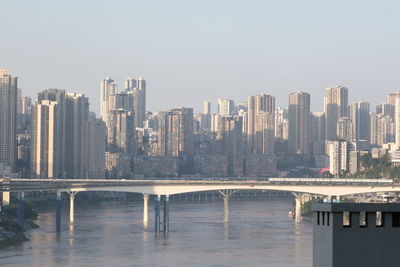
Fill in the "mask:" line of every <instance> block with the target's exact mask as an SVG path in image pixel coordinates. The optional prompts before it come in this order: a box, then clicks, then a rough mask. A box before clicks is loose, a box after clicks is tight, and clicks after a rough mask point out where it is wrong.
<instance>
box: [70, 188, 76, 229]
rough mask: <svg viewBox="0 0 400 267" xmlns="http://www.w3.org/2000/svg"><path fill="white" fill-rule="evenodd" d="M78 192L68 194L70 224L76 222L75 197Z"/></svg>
mask: <svg viewBox="0 0 400 267" xmlns="http://www.w3.org/2000/svg"><path fill="white" fill-rule="evenodd" d="M77 193H78V192H72V191H71V192H68V194H69V223H71V224H72V223H74V221H75V195H76V194H77Z"/></svg>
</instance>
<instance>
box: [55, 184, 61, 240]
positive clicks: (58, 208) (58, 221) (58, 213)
mask: <svg viewBox="0 0 400 267" xmlns="http://www.w3.org/2000/svg"><path fill="white" fill-rule="evenodd" d="M56 232H57V233H60V232H61V192H60V191H57V196H56Z"/></svg>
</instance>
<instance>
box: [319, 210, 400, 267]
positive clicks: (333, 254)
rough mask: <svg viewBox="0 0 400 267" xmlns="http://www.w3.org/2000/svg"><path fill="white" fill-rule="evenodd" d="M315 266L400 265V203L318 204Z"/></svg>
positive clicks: (375, 266)
mask: <svg viewBox="0 0 400 267" xmlns="http://www.w3.org/2000/svg"><path fill="white" fill-rule="evenodd" d="M311 209H312V211H314V220H313V224H314V225H313V232H314V235H313V266H314V267H339V266H340V267H350V266H351V267H357V266H363V267H368V266H371V267H372V266H374V267H378V266H379V267H380V266H382V267H383V266H400V203H399V204H397V203H389V204H376V203H316V204H313V205H312V207H311Z"/></svg>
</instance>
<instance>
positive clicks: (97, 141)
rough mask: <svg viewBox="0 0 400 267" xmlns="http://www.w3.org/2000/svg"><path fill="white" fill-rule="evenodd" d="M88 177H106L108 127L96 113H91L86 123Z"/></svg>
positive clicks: (86, 175)
mask: <svg viewBox="0 0 400 267" xmlns="http://www.w3.org/2000/svg"><path fill="white" fill-rule="evenodd" d="M86 136H87V138H86V140H87V142H86V149H85V150H86V158H85V166H86V174H85V177H86V178H97V179H99V178H104V177H105V153H106V138H107V128H106V124H105V123H104V121H103V120H102V119H97V118H96V114H95V113H90V114H89V118H88V122H87V124H86Z"/></svg>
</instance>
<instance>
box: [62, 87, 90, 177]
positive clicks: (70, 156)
mask: <svg viewBox="0 0 400 267" xmlns="http://www.w3.org/2000/svg"><path fill="white" fill-rule="evenodd" d="M88 116H89V99H88V98H87V97H85V95H84V94H77V93H68V94H67V95H66V98H65V129H66V134H65V173H66V177H68V178H81V179H82V178H85V176H86V166H85V154H86V151H85V148H87V145H86V142H87V141H88V140H87V138H90V137H89V136H87V134H86V127H87V123H88Z"/></svg>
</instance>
